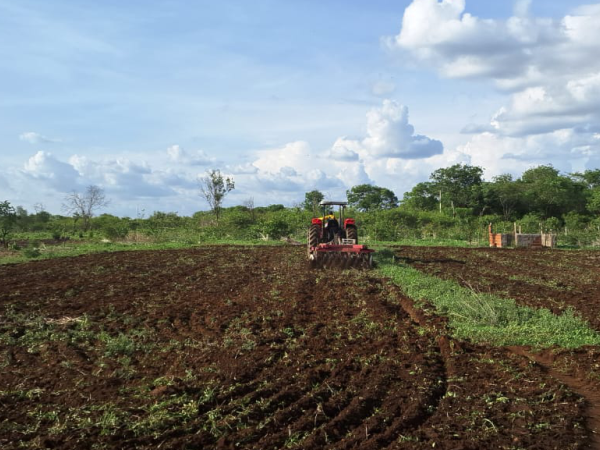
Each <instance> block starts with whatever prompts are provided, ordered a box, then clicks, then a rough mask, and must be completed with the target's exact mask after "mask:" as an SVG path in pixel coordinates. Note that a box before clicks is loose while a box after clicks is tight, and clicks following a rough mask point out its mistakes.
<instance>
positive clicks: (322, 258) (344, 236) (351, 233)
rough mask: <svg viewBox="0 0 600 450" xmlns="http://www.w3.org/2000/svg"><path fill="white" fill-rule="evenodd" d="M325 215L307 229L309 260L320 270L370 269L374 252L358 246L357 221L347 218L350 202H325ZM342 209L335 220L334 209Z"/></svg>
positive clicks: (363, 246)
mask: <svg viewBox="0 0 600 450" xmlns="http://www.w3.org/2000/svg"><path fill="white" fill-rule="evenodd" d="M319 205H320V206H322V207H323V215H322V216H321V217H317V218H314V219H312V223H311V225H310V228H309V229H308V258H309V260H310V261H311V263H313V264H314V265H317V266H320V267H334V266H335V267H341V268H347V267H371V266H372V264H373V258H372V256H373V255H372V253H373V252H374V251H375V250H371V249H369V248H367V246H365V245H359V244H358V230H357V228H356V222H355V221H354V219H350V218H345V217H344V211H345V209H346V206H347V205H348V202H335V201H325V200H324V201H322V202H321V203H319ZM334 206H339V210H338V216H337V217H336V215H335V213H334V210H333V207H334Z"/></svg>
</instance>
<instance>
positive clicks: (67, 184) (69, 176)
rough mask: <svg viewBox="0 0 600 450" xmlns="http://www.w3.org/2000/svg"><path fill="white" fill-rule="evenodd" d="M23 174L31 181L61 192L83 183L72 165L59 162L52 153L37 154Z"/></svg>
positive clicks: (26, 164) (29, 161) (26, 165)
mask: <svg viewBox="0 0 600 450" xmlns="http://www.w3.org/2000/svg"><path fill="white" fill-rule="evenodd" d="M22 174H24V175H25V176H26V177H28V178H30V179H34V180H38V181H42V182H44V183H45V184H46V185H47V186H49V187H51V188H53V189H56V190H57V191H60V192H69V191H71V190H73V189H75V188H76V187H77V186H78V184H79V182H80V181H81V177H80V174H79V172H78V171H77V170H75V168H74V167H73V166H72V165H70V164H67V163H65V162H62V161H59V160H58V159H56V158H55V157H54V156H53V155H52V154H51V153H47V152H43V151H39V152H37V153H36V154H35V155H33V156H32V157H30V158H29V159H28V160H27V162H26V163H25V165H24V168H23V170H22Z"/></svg>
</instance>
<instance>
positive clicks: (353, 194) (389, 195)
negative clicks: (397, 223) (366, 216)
mask: <svg viewBox="0 0 600 450" xmlns="http://www.w3.org/2000/svg"><path fill="white" fill-rule="evenodd" d="M346 196H347V198H348V204H349V205H350V206H353V207H355V208H357V209H359V210H361V211H373V210H377V209H391V208H396V207H397V206H398V197H396V194H394V193H393V192H392V191H390V190H389V189H387V188H382V187H379V186H373V185H371V184H359V185H357V186H354V187H352V188H351V189H349V190H347V191H346Z"/></svg>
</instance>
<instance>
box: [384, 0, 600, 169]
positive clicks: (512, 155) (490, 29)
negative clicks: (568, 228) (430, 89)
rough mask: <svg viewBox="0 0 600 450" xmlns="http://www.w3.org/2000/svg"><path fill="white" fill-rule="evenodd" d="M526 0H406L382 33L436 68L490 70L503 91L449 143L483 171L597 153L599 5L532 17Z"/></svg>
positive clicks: (584, 161)
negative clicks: (508, 4) (465, 136)
mask: <svg viewBox="0 0 600 450" xmlns="http://www.w3.org/2000/svg"><path fill="white" fill-rule="evenodd" d="M530 5H531V1H529V0H520V1H518V2H516V3H515V8H514V15H513V17H510V18H508V19H486V18H479V17H475V16H473V15H471V14H469V13H468V12H467V8H468V2H466V1H465V0H441V1H438V0H414V1H413V2H412V3H411V4H410V6H409V7H408V8H406V10H405V13H404V17H403V20H402V27H401V30H400V33H399V34H398V35H396V36H394V37H393V38H389V39H387V40H386V42H387V43H388V45H389V46H390V47H391V48H392V49H394V50H397V51H401V52H404V54H408V55H411V56H412V57H413V58H414V60H415V61H417V63H418V64H421V67H424V68H425V67H432V68H433V69H434V70H436V71H437V72H438V73H439V74H440V75H441V76H443V77H451V78H479V79H482V80H489V81H490V82H491V83H492V84H493V86H495V87H496V88H497V89H498V90H500V91H501V92H505V93H506V94H507V101H506V103H505V104H504V105H499V106H498V109H497V110H496V111H495V112H494V113H492V114H491V116H492V119H491V121H490V123H488V124H472V123H471V124H466V125H465V126H464V128H463V130H462V131H463V132H464V133H471V134H473V137H472V138H471V140H470V141H469V142H468V143H467V144H466V145H464V146H461V147H460V148H459V149H458V152H459V153H462V154H463V155H465V156H466V157H467V158H470V161H471V163H472V164H476V165H481V166H483V167H486V168H487V172H489V173H490V174H497V173H498V172H501V171H510V172H513V173H514V172H516V171H522V170H525V169H527V168H528V167H530V166H532V165H536V164H548V163H552V164H554V165H555V166H556V167H559V168H561V169H563V170H567V171H568V170H580V169H581V168H585V167H590V165H591V164H594V161H598V159H600V154H599V153H598V152H599V151H600V149H599V148H598V145H597V144H598V142H597V139H595V138H594V134H595V133H597V132H598V124H599V123H600V58H598V48H599V47H598V42H600V27H599V26H598V23H600V5H599V4H595V5H587V6H583V7H579V8H577V9H575V10H574V11H573V12H572V13H571V14H569V15H566V16H565V17H563V18H562V19H549V18H543V17H532V15H531V12H530Z"/></svg>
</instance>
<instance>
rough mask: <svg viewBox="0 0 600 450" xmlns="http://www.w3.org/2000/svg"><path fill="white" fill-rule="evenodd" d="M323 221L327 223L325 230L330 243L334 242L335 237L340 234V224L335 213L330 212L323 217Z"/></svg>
mask: <svg viewBox="0 0 600 450" xmlns="http://www.w3.org/2000/svg"><path fill="white" fill-rule="evenodd" d="M323 221H324V222H325V229H326V231H327V234H328V241H330V242H331V241H333V240H334V239H335V235H336V234H338V233H339V232H340V224H339V223H338V221H337V219H336V218H335V215H334V214H333V211H329V212H328V213H327V215H325V216H323Z"/></svg>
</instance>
